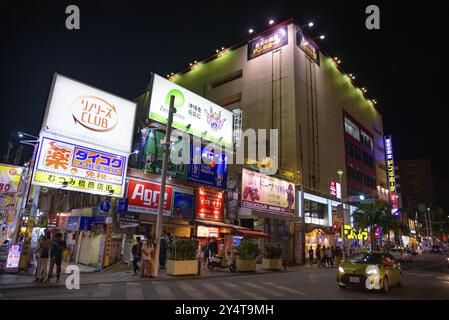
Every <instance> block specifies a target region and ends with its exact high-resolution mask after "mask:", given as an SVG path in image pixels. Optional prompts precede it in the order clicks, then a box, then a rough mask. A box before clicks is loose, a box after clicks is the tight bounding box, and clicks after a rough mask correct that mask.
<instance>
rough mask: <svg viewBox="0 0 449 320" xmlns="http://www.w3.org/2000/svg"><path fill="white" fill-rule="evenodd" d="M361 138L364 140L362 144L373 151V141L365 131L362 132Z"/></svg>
mask: <svg viewBox="0 0 449 320" xmlns="http://www.w3.org/2000/svg"><path fill="white" fill-rule="evenodd" d="M360 137H361V138H362V143H363V144H364V145H365V146H367V147H368V148H369V149H370V150H371V151H372V150H373V145H374V144H373V139H371V137H370V136H369V135H367V134H366V133H365V132H363V131H360Z"/></svg>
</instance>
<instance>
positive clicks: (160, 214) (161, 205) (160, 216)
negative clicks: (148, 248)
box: [154, 95, 176, 277]
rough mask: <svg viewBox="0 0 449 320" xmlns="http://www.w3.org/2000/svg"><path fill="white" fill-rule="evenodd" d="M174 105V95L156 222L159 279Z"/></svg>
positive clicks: (156, 264)
mask: <svg viewBox="0 0 449 320" xmlns="http://www.w3.org/2000/svg"><path fill="white" fill-rule="evenodd" d="M174 105H175V96H173V95H172V96H170V107H169V110H168V121H167V132H166V134H165V143H164V154H163V158H162V175H161V191H160V193H159V211H158V215H157V222H156V249H155V252H154V255H155V257H154V264H155V267H154V276H155V277H157V276H158V273H159V252H160V251H161V235H162V222H163V219H164V200H165V184H166V180H167V167H168V156H169V153H170V136H171V130H172V123H173V113H175V112H176V109H175V108H174Z"/></svg>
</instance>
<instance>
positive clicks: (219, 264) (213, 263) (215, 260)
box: [207, 255, 237, 273]
mask: <svg viewBox="0 0 449 320" xmlns="http://www.w3.org/2000/svg"><path fill="white" fill-rule="evenodd" d="M228 261H230V262H229V263H228V265H224V264H223V258H222V257H220V256H219V255H214V256H213V257H211V258H210V259H209V262H208V263H207V268H208V269H209V270H213V269H215V268H217V269H225V268H229V271H231V272H232V273H234V272H236V271H237V265H236V264H235V259H234V258H231V259H230V260H228Z"/></svg>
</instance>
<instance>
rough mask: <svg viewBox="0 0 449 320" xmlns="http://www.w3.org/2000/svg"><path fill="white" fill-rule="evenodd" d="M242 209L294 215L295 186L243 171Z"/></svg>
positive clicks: (256, 173) (270, 177)
mask: <svg viewBox="0 0 449 320" xmlns="http://www.w3.org/2000/svg"><path fill="white" fill-rule="evenodd" d="M242 207H245V208H250V209H256V210H264V211H275V212H278V213H294V212H295V186H294V185H293V184H292V183H290V182H288V181H285V180H281V179H277V178H274V177H272V176H267V175H263V174H260V173H258V172H255V171H250V170H247V169H243V170H242Z"/></svg>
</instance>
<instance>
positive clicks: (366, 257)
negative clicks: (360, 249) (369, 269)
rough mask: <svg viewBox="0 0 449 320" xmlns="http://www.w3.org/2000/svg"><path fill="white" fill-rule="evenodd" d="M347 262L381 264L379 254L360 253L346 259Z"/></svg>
mask: <svg viewBox="0 0 449 320" xmlns="http://www.w3.org/2000/svg"><path fill="white" fill-rule="evenodd" d="M348 261H349V262H351V263H362V264H380V263H381V262H382V257H381V255H380V254H373V253H361V254H359V255H356V256H355V257H353V258H350V259H348Z"/></svg>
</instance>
